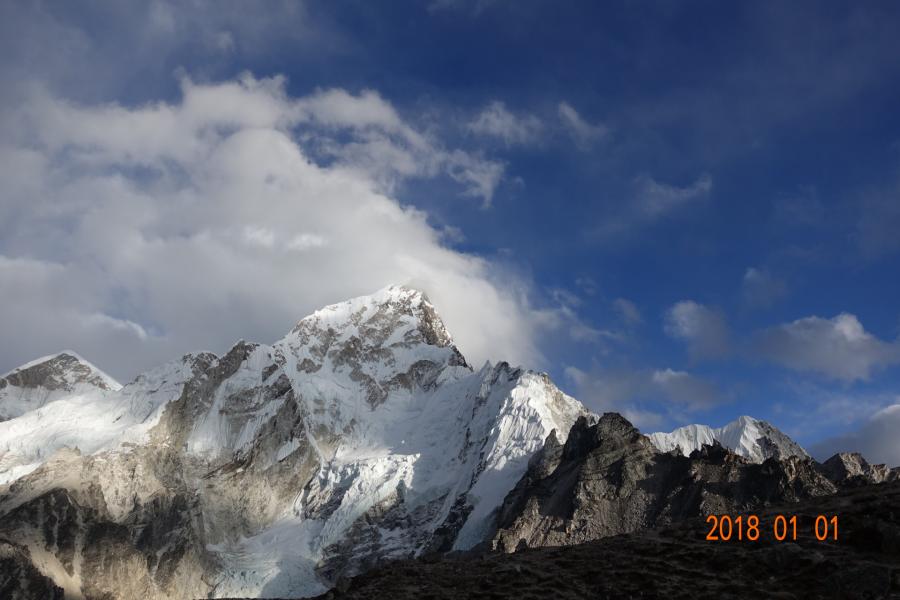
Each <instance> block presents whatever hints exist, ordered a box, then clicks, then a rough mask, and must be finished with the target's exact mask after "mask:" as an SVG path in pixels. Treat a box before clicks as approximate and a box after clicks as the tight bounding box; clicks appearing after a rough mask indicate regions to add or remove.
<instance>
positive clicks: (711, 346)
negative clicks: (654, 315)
mask: <svg viewBox="0 0 900 600" xmlns="http://www.w3.org/2000/svg"><path fill="white" fill-rule="evenodd" d="M664 330H665V332H666V333H667V334H668V335H669V336H670V337H672V338H675V339H679V340H682V341H684V342H685V343H686V344H687V347H688V352H689V353H690V355H691V358H693V359H695V360H696V359H708V358H722V357H723V356H724V355H726V354H727V353H728V352H729V350H730V342H729V337H730V335H729V331H728V325H727V323H726V321H725V316H724V315H723V314H722V312H721V311H719V310H717V309H713V308H709V307H707V306H704V305H702V304H698V303H697V302H694V301H693V300H682V301H681V302H678V303H676V304H674V305H673V306H671V307H670V308H669V309H668V310H667V311H666V314H665V322H664Z"/></svg>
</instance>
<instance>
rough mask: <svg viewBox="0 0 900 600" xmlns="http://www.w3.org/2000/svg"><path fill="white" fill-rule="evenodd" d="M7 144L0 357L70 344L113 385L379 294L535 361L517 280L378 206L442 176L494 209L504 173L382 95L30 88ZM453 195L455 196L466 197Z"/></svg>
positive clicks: (533, 319) (247, 83)
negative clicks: (435, 135)
mask: <svg viewBox="0 0 900 600" xmlns="http://www.w3.org/2000/svg"><path fill="white" fill-rule="evenodd" d="M11 122H15V123H16V127H15V128H14V129H12V130H9V131H8V133H7V134H4V138H5V139H3V140H2V146H0V177H2V180H3V181H4V185H3V189H2V191H0V297H2V298H3V300H4V306H3V309H2V310H0V330H2V331H3V332H4V333H3V339H4V342H5V343H4V344H3V346H2V349H0V363H3V364H4V365H8V366H10V367H11V366H14V365H15V364H17V363H18V362H21V361H23V360H25V359H27V358H30V357H32V356H36V355H39V354H41V353H46V352H50V351H53V350H57V349H59V348H62V347H73V348H74V349H76V350H79V351H80V352H82V353H83V354H85V355H86V356H88V357H89V358H90V359H91V360H93V361H95V362H96V363H97V364H98V365H101V366H102V367H104V368H106V369H109V370H110V372H111V373H113V374H115V375H116V376H118V377H125V378H127V377H129V376H131V375H134V374H135V371H136V370H138V369H143V368H146V367H148V366H151V365H153V364H155V363H157V362H159V361H161V360H166V359H169V358H172V357H173V356H177V355H178V354H179V353H181V352H185V351H190V350H197V349H212V350H218V351H221V350H223V349H225V348H227V347H228V346H229V345H230V344H231V343H232V342H234V341H235V340H237V339H239V338H242V337H246V338H248V339H255V340H259V341H271V340H274V339H277V338H278V337H280V336H281V335H282V334H283V333H285V332H286V331H287V330H288V329H289V328H290V327H291V325H292V324H293V322H294V321H296V320H297V319H299V318H300V317H302V316H304V315H305V314H307V313H309V312H310V311H311V310H314V309H316V308H318V307H320V306H322V305H324V304H327V303H330V302H335V301H340V300H343V299H345V298H349V297H352V296H354V295H359V294H365V293H370V292H372V291H374V290H376V289H378V288H380V287H382V286H384V285H387V284H389V283H399V284H409V285H413V286H416V287H418V288H420V289H423V290H424V291H426V292H427V293H428V294H429V296H430V297H431V299H432V300H433V302H434V303H435V304H436V305H437V307H438V309H439V311H440V312H441V314H442V315H443V316H444V317H445V319H446V321H447V324H448V327H449V328H450V329H451V331H452V333H453V334H454V336H455V338H456V341H457V343H458V344H459V345H460V347H461V348H462V350H463V352H464V353H465V354H466V355H467V356H468V357H469V358H470V360H472V361H473V362H476V363H477V362H480V361H482V360H484V359H486V358H503V359H506V360H510V361H515V362H522V363H527V364H529V365H537V364H538V363H539V362H540V353H539V351H538V348H537V345H536V343H535V337H536V332H537V330H538V329H540V328H541V327H544V326H545V325H546V323H548V322H552V321H553V318H552V315H549V317H550V318H548V314H547V313H542V312H541V311H538V310H535V309H534V308H532V306H531V305H530V304H529V301H528V299H527V297H528V295H529V293H530V292H529V286H528V284H527V283H526V282H523V281H522V280H521V279H519V278H516V277H514V276H512V275H510V274H508V273H504V272H503V271H502V270H501V269H499V268H498V267H496V266H495V265H493V264H491V263H490V262H488V261H486V260H484V259H483V258H479V257H475V256H471V255H467V254H464V253H460V252H458V251H455V250H453V249H451V248H449V247H448V246H447V245H445V244H444V242H443V240H442V234H441V232H440V231H439V230H437V229H436V228H434V227H433V226H431V225H430V224H429V223H428V221H427V215H426V214H424V213H422V212H421V211H418V210H416V209H414V208H411V207H405V206H402V205H401V204H400V203H398V202H397V201H396V200H395V199H393V198H392V197H391V194H392V190H394V189H395V186H396V184H397V183H398V182H400V181H402V180H403V179H405V178H409V177H432V176H444V177H448V178H449V180H451V181H456V182H457V183H458V185H459V186H460V191H461V193H462V195H471V196H475V197H477V198H479V199H480V200H481V201H482V202H484V203H489V202H490V200H491V196H492V194H493V191H494V188H495V187H496V185H497V183H498V182H499V180H500V178H501V177H502V171H503V169H502V165H500V164H499V163H496V162H492V161H489V160H486V159H484V158H483V157H481V156H480V155H477V154H473V153H467V152H463V151H461V150H452V149H447V148H445V147H443V146H442V144H441V143H440V142H439V141H437V140H435V139H432V138H431V137H429V136H428V135H426V134H423V133H421V132H419V131H417V130H416V129H415V128H413V127H411V126H410V125H409V124H407V123H406V122H404V120H403V119H402V118H401V117H400V116H399V115H398V113H397V112H396V111H395V110H394V108H393V107H392V106H391V105H390V104H389V103H388V102H386V101H385V100H384V99H382V98H381V97H380V96H379V95H378V94H377V93H374V92H362V93H360V94H358V95H354V94H351V93H348V92H346V91H343V90H327V91H319V92H316V93H314V94H312V95H310V96H306V97H301V98H292V97H289V96H288V95H287V93H286V92H285V87H284V82H283V81H282V80H281V79H279V78H272V79H255V78H253V77H251V76H245V77H243V78H241V79H240V80H238V81H230V82H225V83H219V84H214V85H199V84H195V83H193V82H191V81H190V80H187V79H185V80H184V81H183V82H182V98H181V99H180V101H178V102H176V103H157V104H149V105H145V106H141V107H137V108H131V107H123V106H119V105H104V106H75V105H72V104H70V103H67V102H66V101H64V100H61V99H59V98H55V97H52V96H51V95H49V94H47V93H42V92H35V93H34V94H32V95H31V98H30V100H29V102H28V103H27V104H25V105H23V106H21V107H20V108H19V110H18V113H17V114H15V115H14V119H12V120H11ZM460 201H461V202H465V200H460Z"/></svg>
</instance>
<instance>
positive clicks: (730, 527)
mask: <svg viewBox="0 0 900 600" xmlns="http://www.w3.org/2000/svg"><path fill="white" fill-rule="evenodd" d="M706 523H707V524H708V525H710V529H709V532H708V533H707V534H706V540H707V541H709V542H729V541H731V540H737V541H740V542H744V541H747V542H755V541H757V540H759V539H760V536H763V535H764V533H766V532H768V531H769V530H771V532H772V538H773V539H775V540H776V541H779V542H784V541H791V542H793V541H796V540H797V517H796V516H785V515H776V516H775V518H774V520H773V521H772V523H771V527H767V526H764V525H763V524H762V523H761V522H760V519H759V517H758V516H756V515H738V516H736V517H735V516H731V515H709V516H708V517H706ZM813 534H814V535H815V536H816V539H817V540H819V541H820V542H824V541H825V540H833V541H837V540H838V517H837V515H833V516H830V517H829V516H825V515H818V516H816V520H815V523H814V524H813Z"/></svg>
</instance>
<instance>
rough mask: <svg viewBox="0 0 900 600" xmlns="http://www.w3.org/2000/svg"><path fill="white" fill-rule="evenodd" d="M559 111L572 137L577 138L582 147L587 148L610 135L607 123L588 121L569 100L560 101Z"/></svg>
mask: <svg viewBox="0 0 900 600" xmlns="http://www.w3.org/2000/svg"><path fill="white" fill-rule="evenodd" d="M558 111H559V118H560V119H561V120H562V122H563V125H565V127H566V129H567V130H568V131H569V133H570V134H571V135H572V137H573V138H575V141H576V143H578V145H579V146H581V147H582V148H586V147H588V146H590V145H591V144H593V143H594V142H597V141H599V140H602V139H604V138H605V137H607V136H608V135H609V128H608V127H607V126H606V125H604V124H602V123H598V124H597V125H592V124H590V123H588V122H587V121H585V120H584V119H583V118H582V117H581V115H580V114H578V111H577V110H575V109H574V108H573V107H572V105H571V104H569V103H568V102H560V103H559V107H558Z"/></svg>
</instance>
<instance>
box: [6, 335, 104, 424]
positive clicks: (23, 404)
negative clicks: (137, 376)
mask: <svg viewBox="0 0 900 600" xmlns="http://www.w3.org/2000/svg"><path fill="white" fill-rule="evenodd" d="M121 388H122V385H121V384H119V382H117V381H116V380H115V379H113V378H112V377H110V376H109V375H107V374H106V373H104V372H103V371H101V370H100V369H98V368H97V367H95V366H94V365H93V364H91V363H90V362H88V361H87V360H85V359H84V358H82V357H81V356H79V355H78V354H77V353H75V352H73V351H71V350H63V351H62V352H58V353H56V354H51V355H49V356H42V357H41V358H37V359H35V360H32V361H30V362H28V363H25V364H24V365H21V366H19V367H17V368H15V369H13V370H12V371H10V372H9V373H7V374H5V375H4V376H3V377H0V421H5V420H8V419H12V418H15V417H18V416H20V415H23V414H25V413H27V412H29V411H31V410H35V409H37V408H40V407H42V406H44V405H45V404H47V403H48V402H52V401H54V400H56V399H59V398H62V397H65V396H71V395H75V394H83V393H91V392H97V391H102V392H114V391H117V390H119V389H121Z"/></svg>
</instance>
